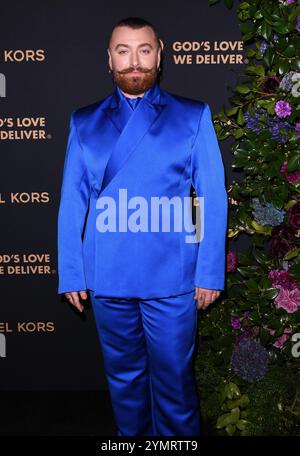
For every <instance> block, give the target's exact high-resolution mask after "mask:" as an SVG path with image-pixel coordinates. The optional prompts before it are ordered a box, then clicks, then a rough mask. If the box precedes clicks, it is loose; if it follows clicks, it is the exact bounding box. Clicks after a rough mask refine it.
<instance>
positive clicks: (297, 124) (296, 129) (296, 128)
mask: <svg viewBox="0 0 300 456" xmlns="http://www.w3.org/2000/svg"><path fill="white" fill-rule="evenodd" d="M299 17H300V16H299ZM295 131H296V133H297V134H298V135H300V122H297V123H296V127H295Z"/></svg>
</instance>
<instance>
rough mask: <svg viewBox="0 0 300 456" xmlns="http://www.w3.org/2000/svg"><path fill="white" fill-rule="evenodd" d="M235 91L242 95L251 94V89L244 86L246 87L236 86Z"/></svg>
mask: <svg viewBox="0 0 300 456" xmlns="http://www.w3.org/2000/svg"><path fill="white" fill-rule="evenodd" d="M235 90H236V91H237V92H238V93H242V94H246V93H249V92H250V89H249V87H247V86H244V85H241V84H238V85H237V86H236V88H235Z"/></svg>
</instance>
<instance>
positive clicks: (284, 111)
mask: <svg viewBox="0 0 300 456" xmlns="http://www.w3.org/2000/svg"><path fill="white" fill-rule="evenodd" d="M275 112H276V114H277V116H278V117H280V118H283V117H288V116H290V115H291V113H292V108H291V105H290V104H289V103H288V102H287V101H284V100H279V101H277V102H276V103H275Z"/></svg>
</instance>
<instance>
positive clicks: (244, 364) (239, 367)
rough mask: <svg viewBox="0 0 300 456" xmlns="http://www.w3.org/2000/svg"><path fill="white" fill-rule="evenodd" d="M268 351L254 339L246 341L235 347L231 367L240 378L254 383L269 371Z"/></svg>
mask: <svg viewBox="0 0 300 456" xmlns="http://www.w3.org/2000/svg"><path fill="white" fill-rule="evenodd" d="M268 360H269V354H268V351H267V350H266V349H265V348H264V347H263V346H262V345H260V343H258V342H257V341H256V340H254V339H244V340H241V341H240V342H239V344H238V345H237V346H236V347H235V349H234V351H233V353H232V356H231V366H232V368H233V370H234V372H235V373H236V375H238V376H239V377H241V378H242V379H243V380H245V381H247V382H249V383H252V382H254V381H256V380H260V379H261V378H263V377H264V376H265V374H266V373H267V370H268Z"/></svg>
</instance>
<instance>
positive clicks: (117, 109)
mask: <svg viewBox="0 0 300 456" xmlns="http://www.w3.org/2000/svg"><path fill="white" fill-rule="evenodd" d="M165 105H166V102H165V101H164V97H163V92H162V91H161V90H160V88H159V86H158V84H157V83H156V82H155V83H154V84H153V86H151V88H150V89H149V90H148V91H147V92H146V93H145V95H144V96H143V97H142V99H141V101H140V102H139V104H138V106H137V107H136V109H135V110H134V111H132V110H131V108H130V106H129V105H128V103H127V101H126V100H125V99H124V98H123V97H121V96H120V94H119V93H118V90H117V88H116V89H115V92H114V94H113V96H112V98H111V101H110V103H109V105H108V106H106V107H105V108H104V111H105V113H106V114H107V116H108V117H109V119H110V120H111V122H112V123H113V124H114V126H115V128H116V129H117V130H118V132H119V137H118V139H117V141H116V143H115V145H114V147H113V150H112V152H111V154H110V156H109V158H108V161H107V165H106V168H105V172H104V176H103V180H102V185H101V190H100V191H99V193H101V192H102V191H103V190H104V189H106V188H107V187H108V186H109V185H110V183H111V182H112V181H113V179H114V178H115V176H116V175H117V174H118V173H119V172H120V170H121V169H122V168H123V167H124V165H125V163H126V162H127V160H128V159H129V157H130V156H131V155H132V153H133V152H134V151H135V149H136V148H137V146H138V145H139V143H140V141H141V140H142V139H143V137H144V136H145V134H147V132H148V131H149V129H150V127H151V125H152V124H153V123H154V122H155V121H156V120H157V119H158V117H159V115H160V114H161V112H162V111H163V108H164V106H165ZM98 196H99V194H98Z"/></svg>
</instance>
